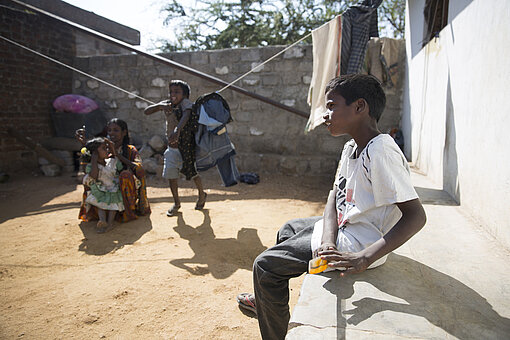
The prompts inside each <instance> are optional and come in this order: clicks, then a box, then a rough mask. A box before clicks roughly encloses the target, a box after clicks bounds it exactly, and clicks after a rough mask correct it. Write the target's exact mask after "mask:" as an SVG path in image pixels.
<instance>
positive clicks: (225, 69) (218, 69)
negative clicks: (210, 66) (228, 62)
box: [214, 66, 229, 75]
mask: <svg viewBox="0 0 510 340" xmlns="http://www.w3.org/2000/svg"><path fill="white" fill-rule="evenodd" d="M214 72H216V74H220V75H224V74H228V73H229V70H228V66H222V67H215V68H214Z"/></svg>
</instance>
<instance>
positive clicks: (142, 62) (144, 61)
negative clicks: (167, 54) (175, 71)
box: [136, 56, 154, 67]
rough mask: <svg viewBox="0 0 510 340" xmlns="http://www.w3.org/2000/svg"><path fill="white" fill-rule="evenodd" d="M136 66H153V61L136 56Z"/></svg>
mask: <svg viewBox="0 0 510 340" xmlns="http://www.w3.org/2000/svg"><path fill="white" fill-rule="evenodd" d="M136 65H137V66H138V67H140V66H142V67H147V66H154V61H152V59H149V58H147V57H144V56H138V58H137V59H136Z"/></svg>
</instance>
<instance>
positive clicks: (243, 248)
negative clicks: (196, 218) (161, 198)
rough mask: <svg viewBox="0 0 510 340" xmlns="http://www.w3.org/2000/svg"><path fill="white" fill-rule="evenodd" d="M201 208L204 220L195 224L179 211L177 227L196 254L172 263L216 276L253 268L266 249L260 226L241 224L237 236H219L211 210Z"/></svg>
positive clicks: (191, 271) (190, 271)
mask: <svg viewBox="0 0 510 340" xmlns="http://www.w3.org/2000/svg"><path fill="white" fill-rule="evenodd" d="M201 212H202V213H203V214H204V220H203V222H202V224H201V225H199V226H198V227H196V228H194V227H192V226H190V225H188V224H186V222H185V221H184V218H183V216H182V213H179V214H178V216H177V226H176V227H175V228H174V230H175V231H176V232H177V233H178V234H179V236H180V237H181V238H182V239H185V240H188V241H189V246H190V248H191V250H193V252H194V253H195V255H194V256H193V257H192V258H189V259H176V260H172V261H170V263H171V264H172V265H174V266H176V267H179V268H182V269H185V270H187V271H188V272H189V273H191V274H193V275H205V274H208V273H211V275H212V276H213V277H214V278H216V279H225V278H228V277H229V276H230V275H232V274H233V273H235V271H236V270H238V269H246V270H251V268H252V265H253V261H254V260H255V258H256V257H257V256H258V255H259V254H260V253H261V252H263V251H264V250H266V247H264V246H263V245H262V242H261V241H260V238H259V236H258V235H257V230H256V229H253V228H241V229H240V230H239V231H238V232H237V238H223V239H222V238H216V236H215V235H214V231H213V228H212V226H211V218H210V216H209V211H208V210H207V209H204V210H202V211H201Z"/></svg>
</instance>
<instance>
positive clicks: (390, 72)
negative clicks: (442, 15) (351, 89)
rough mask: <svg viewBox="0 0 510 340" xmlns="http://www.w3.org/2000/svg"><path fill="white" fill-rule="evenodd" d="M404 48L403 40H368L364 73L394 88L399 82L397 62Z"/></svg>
mask: <svg viewBox="0 0 510 340" xmlns="http://www.w3.org/2000/svg"><path fill="white" fill-rule="evenodd" d="M404 48H405V46H404V42H403V40H399V39H392V38H370V41H369V42H368V48H367V55H366V58H365V63H366V66H365V71H366V73H367V74H371V75H373V76H374V77H376V78H377V79H379V80H380V81H381V83H383V84H384V86H385V87H394V86H396V85H397V83H398V81H399V79H400V78H399V77H400V74H399V72H398V71H399V68H398V65H399V62H403V60H400V58H401V55H402V54H401V51H403V50H404Z"/></svg>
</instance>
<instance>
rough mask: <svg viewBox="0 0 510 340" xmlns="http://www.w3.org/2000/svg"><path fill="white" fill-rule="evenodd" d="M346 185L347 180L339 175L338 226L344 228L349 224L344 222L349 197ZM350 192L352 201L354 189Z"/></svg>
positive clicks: (337, 195)
mask: <svg viewBox="0 0 510 340" xmlns="http://www.w3.org/2000/svg"><path fill="white" fill-rule="evenodd" d="M346 184H347V179H346V178H345V177H344V176H342V175H339V178H338V191H337V193H336V211H337V212H338V226H339V227H342V226H343V225H344V224H345V223H346V222H347V221H342V220H343V218H344V215H345V213H346V212H347V211H346V207H347V201H348V196H347V191H346ZM349 191H350V197H349V200H352V189H350V190H349Z"/></svg>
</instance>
